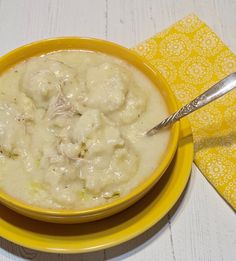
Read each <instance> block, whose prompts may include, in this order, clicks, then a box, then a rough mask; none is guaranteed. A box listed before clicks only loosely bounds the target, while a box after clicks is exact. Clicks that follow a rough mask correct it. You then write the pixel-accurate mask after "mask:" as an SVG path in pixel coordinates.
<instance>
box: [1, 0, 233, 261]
mask: <svg viewBox="0 0 236 261" xmlns="http://www.w3.org/2000/svg"><path fill="white" fill-rule="evenodd" d="M192 12H195V13H196V14H197V15H199V17H200V18H201V19H203V20H204V21H205V22H206V23H207V24H208V25H210V26H211V27H212V28H213V29H214V30H215V32H216V33H217V34H218V35H219V36H220V37H221V38H222V39H223V41H225V42H226V43H227V44H228V45H229V46H230V47H231V49H232V50H233V51H234V52H236V30H235V28H236V15H235V12H236V1H235V0H209V1H207V0H199V1H197V0H129V1H127V0H126V1H125V0H96V1H95V0H84V1H82V0H77V1H76V0H41V1H37V0H0V55H2V54H4V53H6V52H8V51H9V50H11V49H13V48H15V47H17V46H20V45H22V44H25V43H28V42H31V41H34V40H38V39H41V38H48V37H54V36H62V35H80V36H90V37H98V38H104V39H105V38H107V39H109V40H111V41H115V42H117V43H120V44H123V45H125V46H127V47H131V46H133V45H135V44H136V43H138V42H139V41H142V40H144V39H145V38H147V37H149V36H151V35H153V34H155V33H157V32H159V31H161V30H163V29H164V28H166V27H168V26H169V25H171V24H172V23H174V22H176V21H177V20H179V19H181V18H182V17H184V16H185V15H187V14H189V13H192ZM0 248H1V249H0V261H6V260H17V261H18V260H29V259H30V260H51V261H54V260H63V261H67V260H72V261H73V260H76V261H80V260H83V261H93V260H96V261H100V260H101V261H102V260H129V261H131V260H135V261H138V260H148V261H152V260H153V261H154V260H155V261H156V260H157V261H159V260H161V261H162V260H165V261H182V260H184V261H185V260H186V261H192V260H193V261H202V260H209V261H211V260H212V261H231V260H232V261H233V260H236V219H235V213H234V212H233V211H232V209H231V208H230V207H229V206H228V205H227V204H226V203H225V202H224V201H223V199H222V198H221V197H220V196H219V195H218V194H217V193H216V192H215V190H214V189H213V188H212V187H211V186H210V184H208V182H207V181H206V179H205V178H204V177H203V175H202V174H201V173H200V171H199V170H198V169H197V168H196V167H195V165H193V171H192V177H191V180H190V182H189V185H188V187H187V190H186V192H185V195H184V197H183V198H182V200H181V201H180V202H179V204H178V205H177V206H176V207H175V208H174V209H173V210H172V211H171V212H170V214H169V215H168V216H167V217H165V218H164V219H163V220H162V221H161V222H159V223H158V224H157V225H156V226H154V227H153V228H152V229H150V230H149V231H147V232H146V233H144V234H143V235H141V236H139V237H137V238H135V239H133V240H131V241H129V242H127V243H125V244H122V245H121V246H118V247H114V248H112V249H107V250H105V251H99V252H97V253H92V254H83V255H56V254H45V253H40V252H37V251H32V250H29V249H25V248H22V247H19V246H17V245H15V244H12V243H10V242H7V241H6V240H4V239H0Z"/></svg>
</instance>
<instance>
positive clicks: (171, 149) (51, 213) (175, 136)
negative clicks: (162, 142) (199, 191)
mask: <svg viewBox="0 0 236 261" xmlns="http://www.w3.org/2000/svg"><path fill="white" fill-rule="evenodd" d="M70 41H81V42H84V44H86V43H87V42H92V43H93V44H99V45H106V46H109V47H110V48H115V49H117V50H118V49H119V51H120V52H123V53H126V54H127V55H129V56H130V57H131V56H132V57H133V58H134V59H135V60H136V61H137V62H138V63H140V64H142V66H143V67H145V68H146V71H149V74H151V75H152V79H151V77H149V76H147V73H145V72H143V71H142V70H141V69H140V68H138V67H137V66H135V65H134V64H132V65H133V66H134V67H135V68H136V69H138V70H139V71H141V72H142V73H143V74H144V75H145V76H146V77H147V78H148V79H149V80H150V81H151V82H152V83H153V84H154V85H155V86H156V87H157V89H158V90H159V91H160V93H161V95H162V97H163V99H164V100H165V101H166V98H165V97H164V95H163V93H162V91H161V89H162V88H158V86H157V83H155V82H153V79H155V78H157V79H158V80H159V81H161V82H162V85H163V86H164V89H165V91H166V92H167V93H168V103H169V104H171V106H172V110H173V111H174V110H177V109H178V106H177V101H176V99H175V96H174V94H173V92H172V90H171V89H170V87H169V85H168V84H167V82H166V80H165V79H164V78H163V77H162V75H161V74H160V73H159V72H158V71H157V70H156V69H155V68H154V66H153V65H152V64H150V63H149V62H148V61H147V60H146V59H145V58H144V57H142V56H139V55H138V54H137V53H135V52H134V51H133V50H132V49H128V48H126V47H123V46H122V45H119V44H117V43H114V42H111V41H107V40H103V39H98V38H92V37H77V36H64V37H53V38H47V39H42V40H39V41H34V42H32V43H29V44H25V45H23V46H20V47H18V48H16V49H14V50H12V51H10V52H8V53H6V54H5V55H3V56H1V57H0V66H1V63H2V62H3V61H4V60H11V59H12V57H13V56H15V55H16V56H17V55H18V57H20V58H19V59H18V60H17V61H15V62H14V63H12V62H8V63H7V65H6V66H5V69H3V70H1V68H0V75H1V74H2V73H3V72H4V71H7V70H8V69H9V68H11V67H13V66H15V65H16V64H18V63H20V62H23V61H24V60H25V59H22V57H21V55H20V54H22V52H25V51H27V50H29V49H32V48H35V49H37V48H39V49H40V48H41V49H40V50H41V51H36V52H35V55H30V56H29V57H28V58H27V59H29V58H30V57H35V56H40V55H42V54H47V53H51V52H53V50H52V51H42V50H43V49H44V48H43V47H44V45H47V44H50V43H53V42H64V43H66V42H70ZM60 50H61V51H62V50H88V51H94V50H91V48H90V49H89V48H70V46H69V45H68V47H67V48H59V49H55V50H54V51H60ZM104 53H105V54H107V52H106V51H104ZM108 55H111V56H115V57H117V58H119V59H122V60H124V61H126V62H127V63H128V64H131V62H130V61H129V60H128V59H127V60H126V59H124V58H121V57H120V56H119V55H115V54H109V53H108ZM167 107H168V110H169V107H170V105H167ZM179 128H180V124H179V122H176V123H175V124H174V125H173V126H172V127H171V134H170V138H169V143H168V146H167V147H168V150H167V152H166V153H165V154H164V156H163V158H162V159H161V161H160V163H159V165H158V166H157V167H156V168H155V170H154V171H153V172H152V174H150V175H149V176H147V178H146V179H145V180H144V181H143V183H141V184H139V185H137V186H136V187H134V188H133V189H132V190H131V191H130V192H129V193H128V194H126V195H125V196H123V197H121V198H119V199H116V200H114V201H111V202H108V203H105V204H102V205H98V206H95V207H90V208H86V209H82V210H79V209H50V208H43V207H38V206H34V205H31V204H28V203H25V202H23V201H21V200H18V199H17V198H15V197H13V196H10V195H9V194H7V193H6V192H4V191H3V190H0V203H2V204H4V205H6V206H9V205H10V206H11V207H13V208H14V209H21V210H24V211H25V212H30V213H33V214H35V215H37V214H39V215H43V216H45V217H55V216H57V217H60V218H63V217H65V218H67V217H78V218H79V217H88V216H92V215H95V216H96V215H98V214H99V213H101V212H104V211H108V210H110V209H113V208H116V207H118V206H120V205H122V204H124V203H125V202H129V201H131V200H132V199H133V198H135V197H136V196H137V195H138V194H144V193H145V192H146V191H147V190H149V189H150V188H151V187H152V186H153V185H154V184H155V183H156V182H157V181H158V180H159V178H160V177H161V176H162V174H163V173H164V172H165V170H166V169H167V167H168V166H169V164H170V162H171V161H172V159H173V157H174V154H175V151H176V148H177V145H178V140H179ZM111 215H112V214H111Z"/></svg>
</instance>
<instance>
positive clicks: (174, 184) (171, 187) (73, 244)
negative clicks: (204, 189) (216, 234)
mask: <svg viewBox="0 0 236 261" xmlns="http://www.w3.org/2000/svg"><path fill="white" fill-rule="evenodd" d="M180 133H181V136H182V138H180V141H179V145H178V149H177V152H176V155H175V157H174V159H173V161H172V163H171V165H170V167H169V168H168V170H167V171H166V173H165V174H164V175H163V177H162V178H161V179H160V181H159V182H158V183H157V184H156V185H155V187H154V188H153V189H152V190H151V191H150V192H149V193H148V194H147V195H146V196H145V197H144V198H142V199H141V200H140V201H138V202H137V203H136V204H135V205H133V206H131V207H130V208H128V209H127V210H125V211H123V212H121V213H119V214H117V215H114V216H112V217H110V218H106V219H103V220H101V221H96V222H91V223H85V224H74V225H63V224H49V223H46V222H45V223H44V222H40V221H36V220H33V219H29V218H27V217H24V216H21V215H19V214H16V213H15V212H13V211H11V210H9V209H7V208H6V207H4V206H1V205H0V236H2V237H3V238H6V239H8V240H10V241H12V242H14V243H16V244H19V245H22V246H25V247H28V248H32V249H35V250H41V251H45V252H54V253H84V252H91V251H95V250H101V249H104V248H107V247H111V246H115V245H118V244H120V243H123V242H125V241H127V240H129V239H131V238H134V237H135V236H137V235H139V234H141V233H142V232H144V231H146V230H147V229H148V228H150V227H151V226H153V225H154V224H155V223H156V222H158V221H159V220H160V219H161V218H162V217H163V216H164V215H165V214H167V213H168V211H169V210H170V209H171V208H172V207H173V205H174V204H175V203H176V201H177V200H178V198H179V197H180V195H181V193H182V192H183V190H184V188H185V186H186V184H187V181H188V178H189V175H190V172H191V166H192V161H193V142H192V135H191V130H190V127H189V124H188V122H187V120H183V121H181V129H180Z"/></svg>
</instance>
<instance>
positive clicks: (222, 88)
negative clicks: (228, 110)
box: [146, 72, 236, 136]
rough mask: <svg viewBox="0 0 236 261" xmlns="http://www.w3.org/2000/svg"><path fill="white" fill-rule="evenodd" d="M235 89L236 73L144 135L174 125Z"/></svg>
mask: <svg viewBox="0 0 236 261" xmlns="http://www.w3.org/2000/svg"><path fill="white" fill-rule="evenodd" d="M235 87H236V72H234V73H231V74H230V75H228V76H227V77H225V78H224V79H223V80H221V81H219V82H218V83H216V84H215V85H213V86H212V87H211V88H210V89H208V90H207V91H205V92H204V93H202V94H200V95H199V96H197V97H196V98H195V99H194V100H192V101H191V102H190V103H188V104H186V105H185V106H183V107H182V108H180V109H179V110H178V111H176V112H175V113H173V114H172V115H170V116H169V117H168V118H166V119H164V120H163V121H162V122H161V123H159V124H158V125H156V126H155V127H153V128H152V129H151V130H149V131H148V132H147V133H146V134H147V135H148V136H152V135H154V134H156V133H157V131H158V130H160V129H162V128H165V127H166V126H169V125H171V124H173V123H175V122H176V121H178V120H180V119H181V118H183V117H185V116H187V115H189V114H190V113H192V112H194V111H196V110H198V109H200V108H201V107H203V106H205V105H207V104H208V103H210V102H212V101H214V100H216V99H218V98H220V97H221V96H223V95H225V94H226V93H227V92H229V91H231V90H233V89H234V88H235Z"/></svg>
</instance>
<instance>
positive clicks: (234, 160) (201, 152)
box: [133, 14, 236, 210]
mask: <svg viewBox="0 0 236 261" xmlns="http://www.w3.org/2000/svg"><path fill="white" fill-rule="evenodd" d="M133 50H134V51H135V52H137V53H138V54H139V55H141V56H143V57H144V58H145V59H146V60H148V61H149V62H150V63H151V64H152V65H153V66H154V68H156V70H158V71H159V72H160V73H161V74H162V76H163V77H164V78H165V79H166V81H167V82H168V84H169V85H170V87H171V89H172V91H173V92H174V94H175V96H176V98H177V100H178V101H179V103H180V104H181V105H184V104H186V103H188V102H189V101H191V100H192V99H193V98H195V97H196V96H198V95H199V94H200V93H202V92H204V91H206V90H207V89H208V88H210V87H211V86H212V85H214V84H215V83H216V82H218V81H220V80H221V79H223V78H224V77H225V76H227V75H228V74H230V73H231V72H234V71H236V55H235V54H234V53H232V51H230V50H229V48H228V47H227V46H226V45H225V44H224V43H223V42H222V41H221V40H220V39H219V37H218V36H217V35H216V34H215V33H214V32H213V31H212V30H211V29H210V28H209V27H208V26H207V25H206V24H205V23H203V22H202V21H201V20H200V19H199V18H198V17H197V16H196V15H194V14H191V15H189V16H187V17H185V18H184V19H182V20H180V21H179V22H177V23H175V24H174V25H173V26H171V27H170V28H168V29H166V30H164V31H163V32H161V33H158V34H156V35H154V36H153V37H151V38H149V39H147V40H146V41H144V42H142V43H140V44H138V45H137V46H136V47H135V48H133ZM188 119H189V121H190V124H191V127H192V131H193V139H194V148H195V159H194V161H195V163H196V164H197V166H198V167H199V169H200V170H201V172H202V173H203V174H204V175H205V177H206V178H207V179H208V181H209V182H210V183H211V184H212V185H213V186H214V187H215V189H216V190H217V191H218V192H219V194H220V195H221V196H222V197H223V198H224V199H225V200H226V201H227V202H228V203H229V204H230V205H231V206H232V207H233V208H234V209H235V210H236V89H235V90H233V91H231V92H230V93H228V94H226V95H225V96H224V97H221V98H220V99H218V100H217V101H215V102H213V103H211V104H209V105H207V106H206V107H203V108H202V109H200V110H198V111H196V112H194V113H193V114H191V115H189V116H188Z"/></svg>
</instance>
